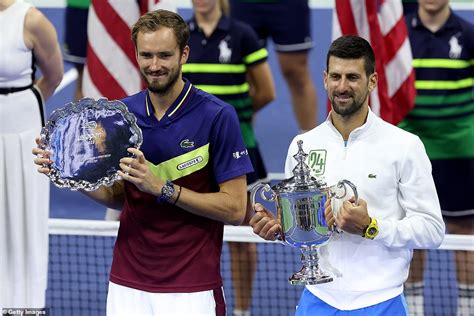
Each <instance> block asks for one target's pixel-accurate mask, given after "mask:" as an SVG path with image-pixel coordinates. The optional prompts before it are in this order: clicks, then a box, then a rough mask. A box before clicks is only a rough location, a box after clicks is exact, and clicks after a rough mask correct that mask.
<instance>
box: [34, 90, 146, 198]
mask: <svg viewBox="0 0 474 316" xmlns="http://www.w3.org/2000/svg"><path fill="white" fill-rule="evenodd" d="M136 122H137V120H136V118H135V116H134V115H133V114H132V113H130V112H129V111H128V110H127V106H126V105H125V104H124V103H122V102H121V101H118V100H111V101H109V100H107V99H105V98H102V99H99V100H94V99H91V98H84V99H81V100H79V101H77V102H71V103H68V104H66V105H65V106H64V107H62V108H59V109H57V110H55V111H54V112H53V113H51V116H50V118H49V120H48V122H47V123H46V125H45V126H44V127H43V129H42V130H41V144H42V145H41V146H42V148H43V149H46V150H48V151H50V152H51V156H50V160H51V161H52V163H51V165H50V166H49V167H50V169H51V172H50V173H49V177H50V178H51V181H52V182H53V183H54V184H55V185H56V186H58V187H61V188H70V189H71V190H86V191H94V190H96V189H98V188H99V186H101V185H105V186H110V185H112V184H113V183H114V182H115V181H116V180H118V179H119V176H118V174H117V171H118V170H119V169H120V167H119V161H120V159H121V158H123V157H128V156H132V154H130V153H129V152H127V148H130V147H134V148H137V149H138V148H140V145H141V144H142V141H143V137H142V132H141V130H140V128H139V127H138V125H137V123H136Z"/></svg>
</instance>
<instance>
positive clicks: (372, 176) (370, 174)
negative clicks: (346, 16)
mask: <svg viewBox="0 0 474 316" xmlns="http://www.w3.org/2000/svg"><path fill="white" fill-rule="evenodd" d="M375 178H377V175H376V174H373V173H369V179H375Z"/></svg>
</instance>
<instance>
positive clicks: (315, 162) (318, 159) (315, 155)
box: [308, 149, 327, 176]
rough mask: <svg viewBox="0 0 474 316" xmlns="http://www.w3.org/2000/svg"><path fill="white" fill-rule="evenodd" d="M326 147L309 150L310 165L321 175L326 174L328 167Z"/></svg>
mask: <svg viewBox="0 0 474 316" xmlns="http://www.w3.org/2000/svg"><path fill="white" fill-rule="evenodd" d="M326 155H327V151H326V149H316V150H311V151H310V152H309V157H308V160H309V163H308V165H309V167H310V168H311V171H312V173H313V174H314V175H316V176H320V175H323V174H324V171H325V169H326Z"/></svg>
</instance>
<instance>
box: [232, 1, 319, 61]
mask: <svg viewBox="0 0 474 316" xmlns="http://www.w3.org/2000/svg"><path fill="white" fill-rule="evenodd" d="M230 4H231V5H230V9H231V16H232V17H234V18H236V19H238V20H241V21H244V22H246V23H248V24H250V26H252V27H253V29H254V30H255V31H256V32H257V34H258V37H259V38H260V40H261V41H262V43H261V44H262V45H263V46H265V44H266V40H267V38H269V37H270V38H271V39H272V40H273V43H274V44H275V49H276V50H277V51H278V52H282V53H284V52H298V51H306V50H309V49H311V48H312V47H313V41H312V39H311V19H310V14H311V12H310V10H309V5H308V0H278V1H274V2H262V3H258V2H246V1H245V0H231V1H230Z"/></svg>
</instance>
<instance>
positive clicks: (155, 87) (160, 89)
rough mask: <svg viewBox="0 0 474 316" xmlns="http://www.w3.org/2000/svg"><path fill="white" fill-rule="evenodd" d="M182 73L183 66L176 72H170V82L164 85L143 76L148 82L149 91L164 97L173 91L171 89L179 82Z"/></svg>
mask: <svg viewBox="0 0 474 316" xmlns="http://www.w3.org/2000/svg"><path fill="white" fill-rule="evenodd" d="M180 73H181V65H179V67H178V68H177V69H176V70H175V71H173V70H170V72H169V77H168V81H166V82H164V83H158V82H152V81H150V80H148V78H147V77H146V76H144V75H142V77H143V79H144V80H145V82H146V85H147V87H148V90H150V91H151V92H153V93H157V94H162V95H163V94H166V93H167V92H168V91H169V90H170V89H171V87H172V86H173V85H174V84H175V83H176V82H177V81H178V78H179V74H180Z"/></svg>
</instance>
